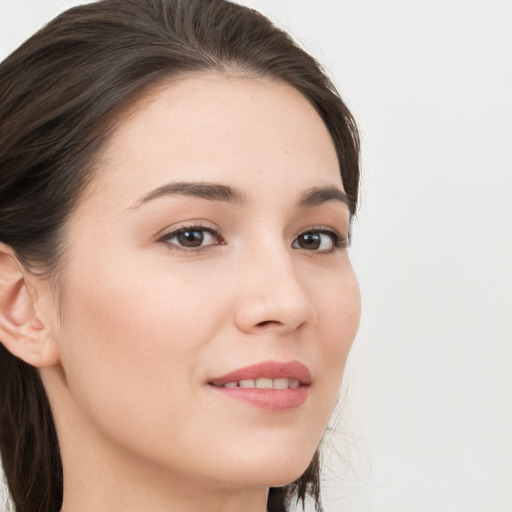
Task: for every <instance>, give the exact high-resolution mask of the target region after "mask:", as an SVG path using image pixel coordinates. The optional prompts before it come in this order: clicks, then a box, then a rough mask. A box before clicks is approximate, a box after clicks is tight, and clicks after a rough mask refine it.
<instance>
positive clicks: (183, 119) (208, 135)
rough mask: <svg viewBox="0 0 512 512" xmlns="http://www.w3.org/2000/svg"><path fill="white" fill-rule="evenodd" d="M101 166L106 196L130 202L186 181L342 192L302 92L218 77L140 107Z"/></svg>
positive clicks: (181, 85) (175, 88) (160, 92)
mask: <svg viewBox="0 0 512 512" xmlns="http://www.w3.org/2000/svg"><path fill="white" fill-rule="evenodd" d="M99 163H100V165H99V167H100V169H102V168H103V172H101V171H100V173H99V176H98V179H99V181H100V182H101V185H102V188H103V186H106V185H108V184H110V185H115V187H116V190H117V192H118V193H119V194H124V195H126V196H127V197H126V200H127V201H128V200H132V201H135V200H136V199H137V197H136V196H140V194H141V193H143V192H144V191H145V190H150V189H151V188H154V187H158V186H161V185H162V184H164V183H166V182H169V181H172V180H177V181H179V180H185V179H186V180H188V181H190V180H197V181H210V182H211V181H219V182H223V183H227V184H231V185H233V186H236V187H238V188H241V189H244V190H249V191H251V190H253V191H255V190H257V189H258V188H259V187H261V186H263V185H266V184H268V183H269V180H270V181H271V182H272V184H273V186H274V187H279V186H281V187H282V186H286V187H291V186H292V185H293V186H295V187H297V188H300V187H303V188H305V187H308V186H312V185H317V186H318V185H338V187H342V184H341V177H340V173H339V166H338V160H337V155H336V151H335V148H334V145H333V143H332V140H331V137H330V135H329V133H328V131H327V129H326V127H325V125H324V123H323V121H322V120H321V118H320V117H319V115H318V114H317V113H316V111H315V110H314V108H313V107H312V106H311V105H310V104H309V102H308V101H307V100H306V99H305V98H304V97H303V96H302V95H301V94H300V93H299V92H298V91H297V90H295V89H294V88H292V87H291V86H289V85H287V84H284V83H282V82H279V81H275V80H271V79H266V78H258V79H249V78H242V77H230V76H225V75H221V74H217V73H209V74H202V75H198V76H194V77H189V78H184V79H180V80H178V81H173V82H167V83H165V84H163V85H160V86H159V87H158V88H156V89H155V90H153V91H152V92H151V93H150V94H148V95H146V96H145V97H143V98H142V99H140V100H139V101H138V102H137V103H136V104H135V105H134V106H133V107H132V109H131V110H130V112H129V113H128V114H126V115H125V116H123V118H122V119H121V120H120V122H119V123H118V126H117V128H116V130H115V131H114V134H113V136H112V138H111V140H110V141H109V143H108V144H107V146H106V148H105V150H104V152H103V154H102V156H101V158H100V162H99ZM128 196H130V197H128Z"/></svg>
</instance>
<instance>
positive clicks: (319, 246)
mask: <svg viewBox="0 0 512 512" xmlns="http://www.w3.org/2000/svg"><path fill="white" fill-rule="evenodd" d="M292 247H295V248H296V249H305V250H307V251H317V252H326V253H330V252H333V251H335V250H336V249H342V248H345V247H348V243H347V239H346V238H345V237H343V236H341V235H340V234H338V233H337V232H336V231H331V230H330V229H325V228H323V229H311V230H309V231H305V232H303V233H301V234H300V235H299V236H298V237H297V238H296V239H295V240H294V241H293V244H292Z"/></svg>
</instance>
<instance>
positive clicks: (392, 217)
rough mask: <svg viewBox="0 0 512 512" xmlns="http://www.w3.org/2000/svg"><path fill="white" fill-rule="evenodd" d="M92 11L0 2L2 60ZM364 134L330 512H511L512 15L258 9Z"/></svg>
mask: <svg viewBox="0 0 512 512" xmlns="http://www.w3.org/2000/svg"><path fill="white" fill-rule="evenodd" d="M78 3H81V2H78V1H77V2H72V1H62V0H44V1H42V0H0V57H4V56H5V55H6V54H7V53H8V52H9V51H11V50H12V49H14V47H16V46H17V45H18V44H19V43H20V42H22V41H23V40H24V39H25V38H26V37H27V36H28V35H30V34H31V33H32V32H33V31H34V30H35V29H36V28H38V27H39V26H40V25H41V24H43V23H44V22H45V21H47V20H48V19H50V18H51V17H53V16H54V15H55V14H57V13H58V12H60V11H61V10H63V9H64V8H66V7H70V6H71V5H74V4H78ZM241 3H244V4H246V5H250V6H253V7H256V8H257V9H259V10H261V11H263V12H264V13H265V14H267V15H269V16H270V17H271V18H273V19H275V20H276V21H277V23H278V24H279V25H281V26H283V27H285V28H286V29H288V30H289V31H290V32H291V33H292V34H293V35H295V36H296V37H297V38H298V39H299V41H300V42H301V44H303V46H304V47H306V48H307V49H308V50H309V51H310V52H312V53H313V54H314V55H316V56H317V57H318V58H319V59H320V61H321V62H322V63H323V64H324V65H325V66H326V67H327V68H328V69H329V70H330V72H331V73H332V76H333V77H334V79H335V81H336V83H337V85H338V87H339V89H340V91H341V93H342V96H343V97H344V98H345V100H346V101H347V103H348V105H349V107H350V108H351V109H352V111H353V113H354V115H355V117H356V119H357V120H358V122H359V125H360V129H361V135H362V143H363V152H362V157H363V180H362V197H361V200H362V202H361V211H360V214H359V216H358V221H357V222H356V225H355V231H354V235H355V241H354V246H353V249H352V258H353V261H354V265H355V267H356V271H357V273H358V275H359V279H360V283H361V289H362V294H363V318H362V324H361V329H360V333H359V335H358V338H357V342H356V345H355V348H354V350H353V353H352V356H351V360H350V363H349V368H348V371H347V376H346V377H347V378H346V383H345V388H346V389H345V390H344V392H343V397H344V399H343V401H344V405H343V411H342V413H341V417H340V419H339V425H338V427H337V433H335V434H334V436H333V438H332V440H331V445H332V444H334V446H332V447H331V450H329V453H334V448H336V449H337V450H336V451H337V452H338V453H339V455H337V456H331V457H328V458H327V459H328V460H327V463H328V466H327V469H326V473H325V474H326V483H325V496H326V497H325V505H326V510H327V512H338V511H346V512H356V511H357V512H364V511H371V512H452V511H454V512H462V511H464V512H491V511H496V512H498V511H501V512H511V511H512V319H511V318H512V207H511V205H510V203H511V200H512V92H511V91H512V2H511V1H508V0H445V1H441V0H430V1H429V0H422V1H420V0H381V1H378V0H374V1H370V0H339V1H337V0H314V1H313V0H244V1H243V2H241Z"/></svg>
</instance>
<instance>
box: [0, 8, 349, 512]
mask: <svg viewBox="0 0 512 512" xmlns="http://www.w3.org/2000/svg"><path fill="white" fill-rule="evenodd" d="M208 70H214V71H219V72H224V73H231V74H233V73H234V74H238V75H243V76H249V77H256V76H268V77H272V78H275V79H277V80H281V81H283V82H286V83H287V84H289V85H291V86H292V87H294V88H295V89H297V90H298V91H300V92H301V93H302V94H303V95H304V97H305V98H306V99H307V100H308V101H309V102H310V103H311V104H312V105H313V107H314V108H315V109H316V111H317V112H318V114H319V115H320V116H321V118H322V119H323V121H324V123H325V125H326V127H327V128H328V130H329V132H330V134H331V137H332V140H333V142H334V145H335V147H336V151H337V155H338V159H339V166H340V173H341V177H342V180H343V184H344V187H345V191H346V193H347V194H348V197H349V199H350V201H351V204H350V209H351V212H352V213H354V212H355V209H356V202H357V196H358V183H359V139H358V133H357V129H356V125H355V123H354V120H353V118H352V116H351V114H350V112H349V111H348V109H347V107H346V106H345V104H344V103H343V101H342V100H341V98H340V96H339V95H338V93H337V92H336V89H335V87H334V86H333V84H332V83H331V81H330V80H329V79H328V78H327V76H326V75H325V73H324V72H323V70H322V68H321V67H320V65H319V64H318V63H317V62H316V61H315V60H314V59H313V58H312V57H311V56H310V55H308V54H307V53H306V52H304V51H303V50H302V49H300V48H299V47H298V46H297V45H296V44H295V43H294V42H293V40H292V39H291V38H290V37H289V36H288V35H287V34H286V33H285V32H283V31H282V30H280V29H278V28H277V27H275V26H274V25H273V24H272V23H271V22H270V21H269V20H268V19H266V18H265V17H263V16H262V15H261V14H259V13H258V12H256V11H254V10H252V9H249V8H246V7H242V6H240V5H237V4H233V3H230V2H228V1H225V0H101V1H99V2H96V3H92V4H88V5H83V6H80V7H75V8H73V9H70V10H68V11H66V12H64V13H63V14H61V15H60V16H58V17H57V18H55V19H54V20H53V21H52V22H50V23H49V24H48V25H46V26H45V27H44V28H43V29H42V30H40V31H39V32H38V33H36V34H35V35H34V36H33V37H31V38H30V39H29V40H28V41H27V42H25V43H24V44H23V45H22V46H21V47H20V48H18V49H17V50H16V51H15V52H13V53H12V54H11V55H10V56H9V57H8V58H7V59H6V60H5V61H4V62H3V63H2V64H0V241H1V242H4V243H5V244H7V245H9V246H11V247H12V248H13V249H14V251H15V252H16V256H17V258H18V259H19V261H21V262H22V263H23V264H24V265H25V266H26V268H27V269H29V270H30V271H31V272H37V273H38V274H40V275H47V276H48V277H49V278H53V277H55V276H56V275H57V270H58V266H59V262H60V259H61V257H62V255H63V252H64V243H63V239H62V238H63V237H62V231H63V226H64V224H65V221H66V219H67V218H68V216H69V213H70V212H71V211H72V209H73V207H74V206H75V205H76V204H77V201H78V199H79V198H80V194H81V193H82V192H83V190H84V187H85V186H86V184H87V183H88V182H89V181H90V180H91V179H92V176H93V164H94V159H95V156H96V155H97V154H98V152H99V150H100V148H101V146H102V144H103V143H104V141H105V140H106V139H107V136H108V134H109V133H110V132H111V131H112V130H113V129H114V127H115V123H116V122H117V121H118V120H119V116H120V114H121V113H122V111H123V109H126V108H127V107H128V106H129V105H131V104H132V103H133V102H134V101H135V100H136V99H137V98H138V97H140V96H141V95H142V94H144V92H146V91H147V90H148V89H149V88H150V87H153V86H155V85H157V84H158V83H159V82H161V81H162V80H165V79H168V78H169V77H173V76H179V75H186V74H187V73H193V72H198V71H208ZM0 452H1V455H2V463H3V468H4V472H5V475H6V480H7V483H8V487H9V491H10V494H11V497H12V500H13V503H14V506H15V509H16V512H57V511H58V510H60V508H61V505H62V489H63V472H62V463H61V458H60V454H59V443H58V438H57V433H56V430H55V426H54V422H53V418H52V412H51V408H50V404H49V402H48V398H47V396H46V393H45V390H44V387H43V385H42V383H41V379H40V377H39V373H38V371H37V370H36V369H35V368H34V367H31V366H30V365H27V364H26V363H24V362H23V361H21V360H20V359H18V358H16V357H14V356H13V355H11V354H10V352H8V351H7V349H5V348H4V346H3V345H1V344H0ZM306 494H310V495H311V496H312V497H313V499H314V500H315V502H316V508H317V510H321V504H320V476H319V457H318V452H317V453H316V454H315V457H314V459H313V460H312V462H311V464H310V466H309V467H308V469H307V470H306V472H305V473H304V474H303V475H302V476H301V477H300V478H299V479H298V480H297V481H295V482H292V483H290V484H289V485H287V486H285V487H281V488H272V489H271V490H270V494H269V499H268V507H269V510H270V511H271V512H278V511H286V510H288V506H289V503H290V502H291V500H292V499H297V500H301V501H302V503H303V504H304V499H305V497H306Z"/></svg>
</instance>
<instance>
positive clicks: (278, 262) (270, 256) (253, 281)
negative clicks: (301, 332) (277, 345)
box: [235, 247, 316, 334]
mask: <svg viewBox="0 0 512 512" xmlns="http://www.w3.org/2000/svg"><path fill="white" fill-rule="evenodd" d="M291 251H293V249H289V250H287V249H286V248H284V247H283V248H282V250H278V249H275V248H274V250H272V249H271V248H270V247H267V250H259V251H258V252H257V254H256V255H254V256H253V257H250V258H248V261H246V262H245V263H244V264H243V265H240V266H238V269H239V273H238V279H237V287H238V290H237V301H236V305H235V321H236V324H237V326H238V328H239V329H240V330H242V331H243V332H245V333H248V334H257V333H262V332H267V331H269V332H275V333H279V334H287V333H290V332H294V331H296V330H298V329H301V328H304V327H305V326H306V325H312V324H314V323H315V322H316V310H315V307H314V304H313V301H312V300H311V299H312V298H311V296H310V293H308V289H307V287H306V286H305V283H304V282H303V281H302V280H301V276H300V275H299V273H298V272H297V269H296V268H294V265H293V255H292V254H291Z"/></svg>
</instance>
